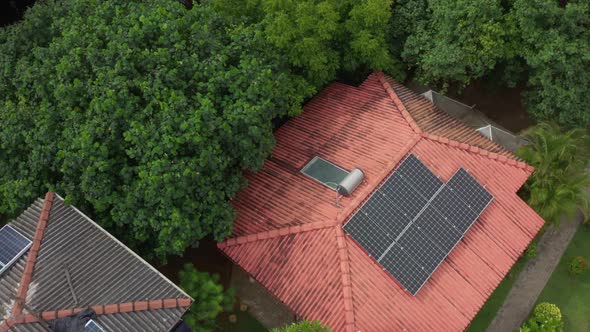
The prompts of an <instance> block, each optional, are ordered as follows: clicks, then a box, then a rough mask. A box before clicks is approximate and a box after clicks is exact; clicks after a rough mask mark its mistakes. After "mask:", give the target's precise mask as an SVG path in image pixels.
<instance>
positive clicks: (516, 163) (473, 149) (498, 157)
mask: <svg viewBox="0 0 590 332" xmlns="http://www.w3.org/2000/svg"><path fill="white" fill-rule="evenodd" d="M422 137H424V138H426V139H429V140H432V141H435V142H438V143H442V144H445V145H448V146H450V147H454V148H458V149H462V150H465V151H467V152H470V153H473V154H478V155H480V156H483V157H486V158H488V159H490V160H495V161H499V162H501V163H503V164H506V165H508V166H512V167H515V168H519V169H523V170H525V171H527V172H529V173H532V172H534V170H535V168H534V167H533V166H531V165H529V164H527V163H525V162H523V161H520V160H516V159H513V158H509V157H507V156H505V155H502V154H499V153H496V152H492V151H489V150H486V149H483V148H480V147H478V146H474V145H470V144H466V143H461V142H459V141H455V140H452V139H449V138H447V137H443V136H438V135H433V134H430V133H427V132H424V133H422Z"/></svg>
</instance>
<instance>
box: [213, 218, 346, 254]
mask: <svg viewBox="0 0 590 332" xmlns="http://www.w3.org/2000/svg"><path fill="white" fill-rule="evenodd" d="M336 225H338V221H334V220H328V221H318V222H312V223H306V224H303V225H295V226H287V227H281V228H277V229H271V230H267V231H263V232H259V233H254V234H248V235H242V236H237V237H234V238H231V239H227V240H225V241H223V242H219V243H217V247H218V248H220V249H223V248H227V247H232V246H235V245H241V244H247V243H252V242H257V241H263V240H268V239H273V238H276V237H282V236H286V235H289V234H297V233H303V232H309V231H315V230H318V229H324V228H329V227H333V226H336Z"/></svg>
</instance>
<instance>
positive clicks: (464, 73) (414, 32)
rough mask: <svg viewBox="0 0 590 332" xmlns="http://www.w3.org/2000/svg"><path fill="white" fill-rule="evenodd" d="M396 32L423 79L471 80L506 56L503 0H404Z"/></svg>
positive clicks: (398, 9)
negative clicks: (501, 1) (501, 0)
mask: <svg viewBox="0 0 590 332" xmlns="http://www.w3.org/2000/svg"><path fill="white" fill-rule="evenodd" d="M393 10H394V16H393V17H394V21H393V22H392V24H391V29H393V32H392V34H393V36H394V37H395V38H396V39H397V40H398V42H399V43H401V44H402V45H403V52H402V56H403V58H404V60H405V61H406V62H407V63H408V65H409V66H410V67H413V68H415V70H416V78H417V79H418V80H420V81H421V82H423V83H427V84H434V85H438V86H443V87H444V86H447V85H448V84H449V83H459V84H460V85H467V84H469V82H470V81H471V80H473V79H476V78H479V77H482V76H483V75H485V74H487V73H488V72H490V71H491V70H492V69H493V68H494V67H495V66H496V63H497V62H498V61H500V60H501V59H503V58H504V57H505V56H506V45H505V44H506V42H505V38H504V37H505V29H504V27H503V24H504V23H503V22H504V14H503V12H504V10H503V8H502V6H501V3H500V0H442V1H426V0H402V1H400V2H399V3H397V4H396V5H395V6H394V9H393Z"/></svg>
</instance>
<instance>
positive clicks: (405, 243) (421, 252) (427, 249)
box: [397, 224, 446, 274]
mask: <svg viewBox="0 0 590 332" xmlns="http://www.w3.org/2000/svg"><path fill="white" fill-rule="evenodd" d="M397 244H398V245H399V246H400V247H401V248H402V249H404V250H405V251H406V252H407V253H408V254H410V256H411V257H412V258H413V259H414V260H415V261H416V262H417V263H418V264H420V265H421V266H423V267H424V269H425V271H426V272H428V274H431V273H432V272H433V271H434V269H436V267H437V266H438V265H439V264H440V262H441V261H442V260H443V259H444V258H445V256H446V251H445V250H443V249H441V248H439V247H438V246H437V245H436V244H434V242H432V239H431V238H430V237H429V236H427V235H426V234H425V233H423V232H422V231H421V230H420V226H418V225H416V224H412V225H411V226H410V227H408V229H407V230H406V232H405V233H404V234H403V236H402V237H401V238H400V239H399V240H398V241H397Z"/></svg>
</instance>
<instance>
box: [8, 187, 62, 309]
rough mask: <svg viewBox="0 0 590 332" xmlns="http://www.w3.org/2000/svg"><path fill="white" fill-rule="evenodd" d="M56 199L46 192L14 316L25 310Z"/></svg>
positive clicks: (18, 291)
mask: <svg viewBox="0 0 590 332" xmlns="http://www.w3.org/2000/svg"><path fill="white" fill-rule="evenodd" d="M54 199H55V193H53V192H48V193H46V194H45V200H44V201H43V207H42V208H41V214H40V215H39V221H38V222H37V229H36V231H35V235H34V236H33V244H32V245H31V249H29V255H28V256H27V261H26V263H25V269H24V271H23V275H22V277H21V281H20V283H19V286H18V290H17V291H16V299H15V303H14V306H13V308H12V312H11V316H12V317H16V316H18V315H20V314H21V313H22V311H23V306H24V302H25V300H26V298H27V293H28V292H29V284H30V283H31V280H32V279H33V270H34V269H35V264H36V263H37V256H38V255H39V250H40V249H41V241H42V240H43V236H44V235H45V229H46V228H47V222H48V221H49V214H50V212H51V208H52V206H53V200H54Z"/></svg>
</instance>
